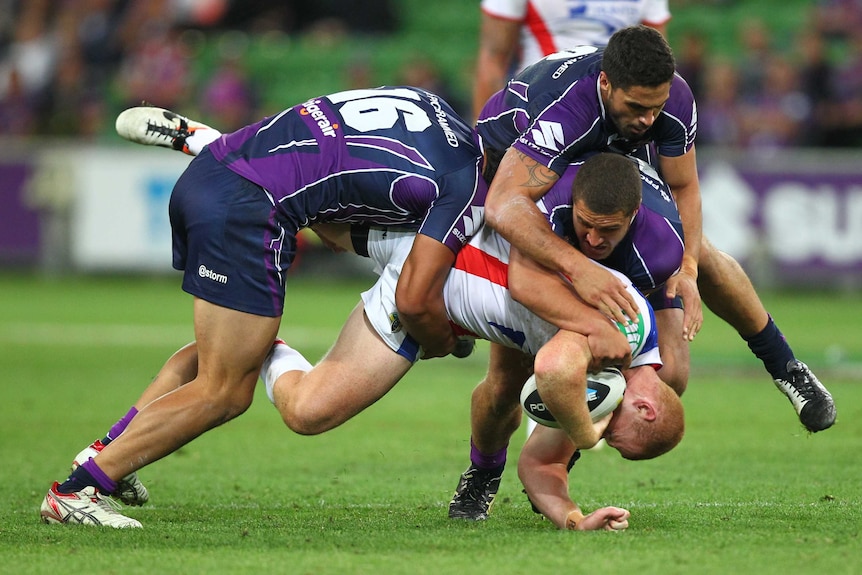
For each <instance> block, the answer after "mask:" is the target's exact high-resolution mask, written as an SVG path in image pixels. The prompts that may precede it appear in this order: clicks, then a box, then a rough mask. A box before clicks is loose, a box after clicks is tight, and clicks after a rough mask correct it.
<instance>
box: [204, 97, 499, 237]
mask: <svg viewBox="0 0 862 575" xmlns="http://www.w3.org/2000/svg"><path fill="white" fill-rule="evenodd" d="M209 148H210V150H211V151H212V153H213V154H214V155H215V157H216V159H218V160H219V161H221V162H222V163H223V164H225V165H226V166H228V167H229V168H230V169H231V170H233V171H234V172H236V173H238V174H239V175H241V176H243V177H244V178H246V179H248V180H251V181H252V182H254V183H255V184H257V185H259V186H260V187H262V188H263V189H264V190H266V193H268V194H269V195H270V196H271V198H272V201H273V202H274V203H275V204H278V205H279V209H280V210H281V211H282V212H283V215H285V216H286V217H288V218H289V219H291V220H293V221H294V222H295V223H296V224H297V226H298V227H302V226H305V225H309V224H310V223H314V222H316V221H340V222H360V221H361V222H363V223H368V222H371V223H379V224H398V225H401V224H418V223H419V222H420V221H422V219H423V217H424V216H425V214H426V212H427V211H428V209H429V207H430V206H431V205H432V204H433V203H434V202H435V201H439V200H438V198H439V197H440V196H441V195H443V194H444V193H445V194H448V195H450V196H458V197H459V198H461V199H464V201H465V202H466V203H467V204H470V203H474V204H476V203H478V205H481V201H483V200H484V196H483V195H482V193H481V190H477V189H476V186H475V184H473V180H475V177H473V174H474V172H476V171H477V162H478V158H479V157H480V154H479V152H478V148H477V146H476V144H475V141H474V136H473V133H472V131H471V129H470V127H469V126H468V125H467V124H466V123H465V122H464V121H463V120H462V119H461V118H459V117H458V116H457V115H456V114H455V112H454V111H453V110H452V109H451V107H450V106H449V105H448V104H447V103H446V102H445V101H443V100H442V99H440V98H439V97H437V96H436V95H434V94H431V93H429V92H426V91H424V90H420V89H416V88H408V87H393V88H375V89H369V90H353V91H347V92H340V93H337V94H332V95H328V96H321V97H319V98H312V99H310V100H308V101H306V102H304V103H303V104H300V105H297V106H294V107H292V108H289V109H287V110H285V111H283V112H281V113H280V114H278V115H276V116H272V117H269V118H266V119H264V120H262V121H260V122H258V123H256V124H252V125H250V126H247V127H245V128H243V129H240V130H238V131H236V132H234V133H231V134H226V135H224V136H222V137H221V138H220V139H219V140H217V141H215V142H213V143H212V144H210V146H209ZM477 194H478V196H479V197H478V198H477V199H478V200H480V201H478V202H477V201H473V200H471V195H477Z"/></svg>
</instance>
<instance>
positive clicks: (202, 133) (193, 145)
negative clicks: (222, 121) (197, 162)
mask: <svg viewBox="0 0 862 575" xmlns="http://www.w3.org/2000/svg"><path fill="white" fill-rule="evenodd" d="M219 137H221V132H219V131H218V130H216V129H214V128H198V129H197V130H195V131H194V132H192V135H191V136H189V137H188V138H186V147H187V148H188V149H189V153H190V154H191V155H192V156H197V155H198V154H200V153H201V150H203V149H204V147H205V146H207V145H208V144H210V143H211V142H214V141H216V140H218V139H219Z"/></svg>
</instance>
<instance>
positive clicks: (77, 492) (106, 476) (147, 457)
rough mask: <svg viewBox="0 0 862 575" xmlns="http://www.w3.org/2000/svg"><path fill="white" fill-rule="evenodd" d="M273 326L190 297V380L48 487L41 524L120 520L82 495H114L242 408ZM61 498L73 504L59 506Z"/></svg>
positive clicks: (268, 319)
mask: <svg viewBox="0 0 862 575" xmlns="http://www.w3.org/2000/svg"><path fill="white" fill-rule="evenodd" d="M279 321H280V317H264V316H257V315H252V314H248V313H244V312H239V311H235V310H231V309H228V308H224V307H220V306H216V305H214V304H211V303H209V302H206V301H204V300H202V299H199V298H196V299H195V336H196V340H197V344H198V370H197V375H196V377H195V378H194V379H193V380H192V381H190V382H189V383H188V384H186V385H182V386H180V387H178V388H176V389H175V390H174V391H171V392H169V393H166V394H165V395H162V396H161V397H159V398H158V399H156V400H154V401H151V402H150V403H148V404H147V405H146V406H145V407H144V408H143V409H142V410H141V411H140V412H139V413H138V414H137V415H136V416H135V418H134V419H133V420H132V421H131V423H130V424H129V426H128V427H127V428H126V430H125V431H124V432H123V433H122V434H121V435H120V436H119V437H118V438H117V439H115V440H114V441H113V442H111V444H110V445H108V446H106V447H105V448H104V449H103V450H102V451H101V452H100V453H99V454H98V455H96V457H94V458H92V459H90V460H89V461H87V462H84V463H82V464H81V466H80V467H78V469H76V470H75V471H74V472H73V473H72V474H71V475H70V476H69V478H68V479H67V480H66V481H65V482H64V483H63V484H62V485H55V486H54V487H53V488H52V490H51V491H49V493H48V496H46V499H45V503H43V506H42V516H43V518H44V519H45V520H46V521H53V522H62V523H67V522H82V521H81V520H80V518H81V517H83V516H85V515H87V514H88V513H95V514H97V515H96V516H95V517H97V519H96V520H95V521H96V524H108V525H111V524H113V523H115V522H116V521H118V517H119V518H122V519H128V518H124V517H123V516H122V515H119V514H118V513H116V512H114V513H113V515H112V514H107V515H106V514H105V513H104V511H105V510H104V509H102V508H99V507H98V505H97V503H98V502H97V501H96V500H95V499H92V498H91V497H89V495H90V492H91V491H93V490H95V493H96V494H100V493H113V492H115V491H116V483H117V481H118V480H120V479H122V478H123V477H124V476H126V475H128V474H129V473H131V472H134V471H137V470H138V469H140V468H141V467H143V466H144V465H147V464H149V463H152V462H153V461H156V460H158V459H161V458H162V457H164V456H166V455H168V454H170V453H173V452H174V451H176V450H177V449H179V448H180V447H182V446H183V445H185V444H186V443H188V442H189V441H191V440H193V439H194V438H196V437H198V436H199V435H201V434H202V433H204V432H206V431H207V430H209V429H212V428H213V427H217V426H219V425H221V424H222V423H225V422H227V421H229V420H231V419H233V418H234V417H236V416H237V415H239V414H241V413H243V412H244V411H245V410H246V409H248V407H249V405H251V401H252V397H253V395H254V386H255V384H256V382H257V376H258V373H259V371H260V366H261V364H262V363H263V359H264V357H265V356H266V354H267V353H268V351H269V349H270V346H271V344H272V341H273V339H274V338H275V334H276V332H277V331H278V325H279ZM63 495H67V496H75V497H77V500H76V501H72V500H70V499H69V500H67V499H63V498H62V497H63ZM88 501H90V503H89V504H88ZM60 503H63V505H59V504H60ZM70 505H71V506H72V507H71V508H70V507H69V506H70ZM58 513H59V515H58ZM135 523H136V522H135ZM114 526H119V527H122V526H140V524H137V525H114Z"/></svg>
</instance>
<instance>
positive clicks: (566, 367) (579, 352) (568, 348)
mask: <svg viewBox="0 0 862 575" xmlns="http://www.w3.org/2000/svg"><path fill="white" fill-rule="evenodd" d="M590 355H591V354H590V347H589V344H588V343H587V338H586V336H584V335H582V334H579V333H574V332H570V331H565V330H560V331H558V332H557V333H556V334H554V336H553V337H552V338H551V339H550V340H549V341H548V342H547V343H546V344H545V345H543V346H542V348H541V349H540V350H539V353H537V354H536V359H535V360H534V362H533V369H534V373H535V376H536V389H538V391H539V395H540V396H541V397H542V400H543V401H544V402H545V405H546V406H547V408H548V411H550V412H551V413H553V414H554V416H555V417H556V419H557V423H559V424H560V429H563V430H564V431H565V432H566V435H568V436H569V439H571V441H572V443H573V444H575V445H577V446H581V447H584V448H588V447H592V446H594V445H595V444H596V443H598V441H599V439H601V437H602V433H604V431H605V428H606V427H607V424H608V423H609V421H610V418H607V419H604V420H602V421H600V422H599V423H597V424H593V420H592V416H591V415H590V409H589V407H588V406H587V403H586V402H585V401H584V397H586V393H587V369H588V368H587V366H588V365H589V363H590V361H591V357H590Z"/></svg>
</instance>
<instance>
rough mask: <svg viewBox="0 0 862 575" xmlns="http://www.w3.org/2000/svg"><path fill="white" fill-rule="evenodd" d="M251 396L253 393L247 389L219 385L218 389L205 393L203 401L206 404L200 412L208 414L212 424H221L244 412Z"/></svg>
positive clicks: (249, 404)
mask: <svg viewBox="0 0 862 575" xmlns="http://www.w3.org/2000/svg"><path fill="white" fill-rule="evenodd" d="M252 390H253V388H252ZM253 397H254V394H253V393H250V392H248V391H247V390H244V389H231V388H229V387H228V386H221V387H220V391H217V392H210V393H207V394H206V397H205V399H204V401H205V402H206V403H207V405H206V407H204V408H202V412H203V413H208V414H210V418H211V420H212V422H211V423H212V424H213V425H221V424H223V423H226V422H228V421H230V420H231V419H234V418H235V417H238V416H240V415H242V414H243V413H245V411H246V410H247V409H248V408H249V407H250V406H251V402H252V398H253Z"/></svg>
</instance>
